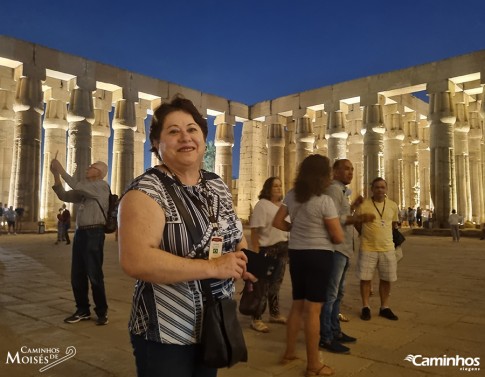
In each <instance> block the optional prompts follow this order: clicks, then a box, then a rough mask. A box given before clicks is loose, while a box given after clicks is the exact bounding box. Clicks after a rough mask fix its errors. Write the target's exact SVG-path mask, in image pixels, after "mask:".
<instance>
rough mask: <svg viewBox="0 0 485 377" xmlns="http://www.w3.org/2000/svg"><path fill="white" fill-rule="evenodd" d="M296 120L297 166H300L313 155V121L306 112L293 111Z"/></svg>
mask: <svg viewBox="0 0 485 377" xmlns="http://www.w3.org/2000/svg"><path fill="white" fill-rule="evenodd" d="M293 118H294V119H295V140H296V165H297V166H300V164H301V162H302V161H303V160H304V159H305V157H307V156H309V155H311V154H313V143H315V134H314V133H313V125H312V120H311V119H310V117H309V116H308V115H306V110H295V111H293Z"/></svg>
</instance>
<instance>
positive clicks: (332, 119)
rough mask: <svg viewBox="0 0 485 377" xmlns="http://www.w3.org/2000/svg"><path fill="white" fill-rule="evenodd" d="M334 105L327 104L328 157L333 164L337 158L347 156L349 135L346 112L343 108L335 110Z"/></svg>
mask: <svg viewBox="0 0 485 377" xmlns="http://www.w3.org/2000/svg"><path fill="white" fill-rule="evenodd" d="M327 107H328V108H329V109H328V110H327ZM332 107H333V106H332V105H329V106H327V105H326V106H325V109H326V111H327V114H328V124H327V134H328V135H329V136H328V158H329V159H330V163H331V164H333V162H334V161H335V160H339V159H341V158H346V157H347V138H348V136H349V135H348V133H347V131H346V130H345V114H344V113H343V111H342V110H333V109H332Z"/></svg>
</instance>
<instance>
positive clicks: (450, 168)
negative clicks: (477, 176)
mask: <svg viewBox="0 0 485 377" xmlns="http://www.w3.org/2000/svg"><path fill="white" fill-rule="evenodd" d="M452 90H453V84H452V83H450V82H448V81H447V80H446V81H440V82H434V83H428V84H427V91H428V93H429V98H430V101H429V119H430V121H431V124H430V136H429V140H430V141H429V143H430V151H431V156H430V177H431V199H432V200H433V205H434V221H433V226H435V227H438V228H443V227H446V226H447V224H448V216H449V214H450V212H451V210H452V209H453V208H456V191H455V190H456V185H455V167H454V158H453V155H454V151H453V144H454V143H453V124H454V123H455V120H456V116H455V108H454V103H453V100H452V98H453V95H452Z"/></svg>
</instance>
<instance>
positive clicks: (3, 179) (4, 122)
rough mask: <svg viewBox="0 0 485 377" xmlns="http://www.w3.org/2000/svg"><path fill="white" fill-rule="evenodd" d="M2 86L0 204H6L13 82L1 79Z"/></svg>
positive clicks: (10, 147)
mask: <svg viewBox="0 0 485 377" xmlns="http://www.w3.org/2000/svg"><path fill="white" fill-rule="evenodd" d="M1 79H2V80H1V81H2V82H3V86H5V87H2V88H0V203H1V205H2V207H3V205H4V203H7V204H8V193H9V191H10V174H11V173H12V151H13V148H12V147H13V133H14V129H15V111H14V110H13V104H14V97H15V93H14V90H15V81H14V80H13V78H12V79H11V80H8V81H10V82H9V83H8V84H7V80H6V78H4V77H2V78H1Z"/></svg>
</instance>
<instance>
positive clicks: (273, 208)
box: [249, 177, 288, 332]
mask: <svg viewBox="0 0 485 377" xmlns="http://www.w3.org/2000/svg"><path fill="white" fill-rule="evenodd" d="M258 198H259V201H258V202H257V203H256V205H255V206H254V211H253V213H252V215H251V220H250V222H249V226H250V228H251V242H252V246H253V251H255V252H263V253H266V254H267V255H268V254H269V257H274V258H275V259H276V264H275V266H274V270H273V271H272V274H271V275H270V276H269V277H267V278H265V277H260V276H257V277H258V278H260V281H261V280H264V281H261V283H263V284H264V294H263V297H262V299H261V302H260V305H259V308H258V313H256V314H255V315H254V316H253V320H252V321H251V328H252V329H254V330H256V331H260V332H268V331H269V328H268V326H267V325H266V324H265V323H264V322H263V320H262V315H263V313H264V311H265V310H266V304H267V303H268V304H269V314H270V317H269V321H270V322H272V323H280V324H285V323H286V318H285V317H283V316H282V315H281V314H280V309H279V292H280V287H281V283H282V282H283V277H284V275H285V270H286V263H287V261H288V233H287V232H283V231H281V230H279V229H277V228H275V227H273V219H274V217H275V215H276V212H277V211H278V209H279V208H280V206H281V203H282V199H283V190H282V185H281V180H280V179H279V178H278V177H270V178H268V179H267V180H266V181H265V182H264V184H263V189H262V190H261V193H260V194H259V197H258Z"/></svg>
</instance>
